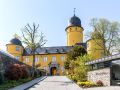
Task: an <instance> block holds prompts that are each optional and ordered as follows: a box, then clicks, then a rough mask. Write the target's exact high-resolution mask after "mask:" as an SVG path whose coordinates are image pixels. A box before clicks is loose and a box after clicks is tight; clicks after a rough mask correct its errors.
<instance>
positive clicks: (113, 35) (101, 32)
mask: <svg viewBox="0 0 120 90" xmlns="http://www.w3.org/2000/svg"><path fill="white" fill-rule="evenodd" d="M90 25H91V26H92V27H93V29H94V32H93V33H92V34H91V36H90V38H91V39H94V40H96V44H98V43H97V39H101V40H103V45H100V44H98V45H99V46H101V47H102V48H103V50H104V54H105V56H106V55H111V54H112V53H113V52H115V51H117V52H119V51H120V49H119V48H117V46H120V42H119V40H120V37H119V35H120V24H119V23H118V22H110V21H108V20H106V19H99V20H98V19H95V18H93V19H92V20H91V22H90Z"/></svg>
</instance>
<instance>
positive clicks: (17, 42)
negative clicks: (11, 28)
mask: <svg viewBox="0 0 120 90" xmlns="http://www.w3.org/2000/svg"><path fill="white" fill-rule="evenodd" d="M10 43H11V44H14V45H19V46H22V43H21V41H20V40H19V39H18V38H16V37H15V38H13V39H12V40H10Z"/></svg>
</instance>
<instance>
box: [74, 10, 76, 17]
mask: <svg viewBox="0 0 120 90" xmlns="http://www.w3.org/2000/svg"><path fill="white" fill-rule="evenodd" d="M75 10H76V8H74V16H75Z"/></svg>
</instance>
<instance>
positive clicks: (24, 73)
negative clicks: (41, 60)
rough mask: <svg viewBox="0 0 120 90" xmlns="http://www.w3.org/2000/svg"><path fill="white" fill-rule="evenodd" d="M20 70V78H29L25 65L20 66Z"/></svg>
mask: <svg viewBox="0 0 120 90" xmlns="http://www.w3.org/2000/svg"><path fill="white" fill-rule="evenodd" d="M20 68H21V70H22V78H27V77H29V74H28V69H27V67H26V66H25V65H21V66H20Z"/></svg>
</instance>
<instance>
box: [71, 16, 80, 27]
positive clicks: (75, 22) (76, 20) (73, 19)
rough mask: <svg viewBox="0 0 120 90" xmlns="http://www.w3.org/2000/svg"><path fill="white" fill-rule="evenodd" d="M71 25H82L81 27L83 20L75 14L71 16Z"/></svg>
mask: <svg viewBox="0 0 120 90" xmlns="http://www.w3.org/2000/svg"><path fill="white" fill-rule="evenodd" d="M69 26H80V27H81V20H80V19H79V18H78V17H77V16H75V15H74V16H73V17H71V18H70V21H69Z"/></svg>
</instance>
